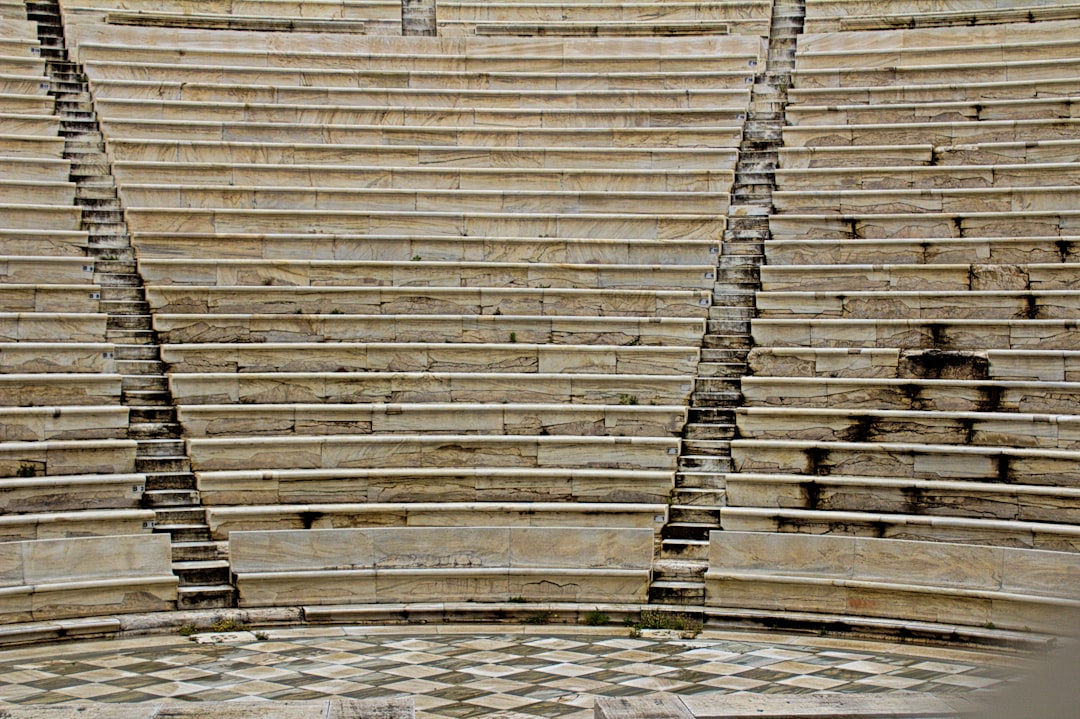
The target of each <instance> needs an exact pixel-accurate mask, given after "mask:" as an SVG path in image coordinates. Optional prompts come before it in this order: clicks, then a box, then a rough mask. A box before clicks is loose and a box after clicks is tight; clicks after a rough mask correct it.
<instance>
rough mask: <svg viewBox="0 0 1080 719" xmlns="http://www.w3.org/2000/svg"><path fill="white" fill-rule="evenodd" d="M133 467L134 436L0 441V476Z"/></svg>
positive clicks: (113, 471) (120, 470)
mask: <svg viewBox="0 0 1080 719" xmlns="http://www.w3.org/2000/svg"><path fill="white" fill-rule="evenodd" d="M134 471H135V441H134V440H128V439H82V440H46V441H42V442H19V441H11V442H0V477H18V476H43V475H46V476H51V475H68V474H126V473H131V472H134Z"/></svg>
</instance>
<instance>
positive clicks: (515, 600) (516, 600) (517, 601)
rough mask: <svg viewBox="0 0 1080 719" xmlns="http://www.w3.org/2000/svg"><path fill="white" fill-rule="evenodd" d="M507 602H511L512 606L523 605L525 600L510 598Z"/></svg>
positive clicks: (522, 598) (523, 598)
mask: <svg viewBox="0 0 1080 719" xmlns="http://www.w3.org/2000/svg"><path fill="white" fill-rule="evenodd" d="M507 601H508V602H512V603H513V604H524V603H525V602H526V601H527V600H526V599H525V597H510V599H508V600H507Z"/></svg>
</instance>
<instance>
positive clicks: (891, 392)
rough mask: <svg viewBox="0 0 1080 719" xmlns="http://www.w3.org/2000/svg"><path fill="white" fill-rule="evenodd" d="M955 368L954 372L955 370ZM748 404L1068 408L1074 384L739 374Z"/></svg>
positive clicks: (1077, 390) (1077, 387)
mask: <svg viewBox="0 0 1080 719" xmlns="http://www.w3.org/2000/svg"><path fill="white" fill-rule="evenodd" d="M957 374H959V373H957ZM742 390H743V395H744V396H745V398H746V401H747V403H748V404H750V405H753V406H774V407H793V406H794V407H820V408H825V407H833V408H837V407H843V408H846V409H849V410H854V409H861V410H870V411H873V410H884V409H896V410H908V411H910V410H915V409H918V410H925V411H942V412H1025V413H1033V412H1039V413H1062V414H1071V413H1072V412H1073V411H1074V410H1075V409H1076V407H1077V400H1078V394H1080V384H1078V383H1075V382H1017V381H1005V380H996V379H994V380H991V379H985V378H979V377H978V376H975V377H972V378H970V379H924V378H907V377H905V378H899V379H891V378H884V377H881V378H878V377H875V378H862V377H744V378H743V380H742Z"/></svg>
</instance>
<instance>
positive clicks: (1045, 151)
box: [721, 3, 1080, 618]
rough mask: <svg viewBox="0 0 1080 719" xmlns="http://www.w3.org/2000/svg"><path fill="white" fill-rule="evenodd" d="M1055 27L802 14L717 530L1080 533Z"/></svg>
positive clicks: (1064, 539) (1055, 540)
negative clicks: (823, 29)
mask: <svg viewBox="0 0 1080 719" xmlns="http://www.w3.org/2000/svg"><path fill="white" fill-rule="evenodd" d="M812 4H814V5H820V3H812ZM837 6H838V5H837ZM848 6H850V4H847V5H845V7H848ZM810 10H811V8H808V19H809V18H810V17H811V14H810ZM1067 27H1068V28H1072V31H1073V32H1074V31H1075V23H1052V24H1050V26H1048V28H1047V32H1046V33H1045V34H1040V33H1039V29H1036V28H1034V27H1031V26H1028V27H1026V28H1012V27H1011V26H996V27H993V28H987V29H985V30H977V31H971V30H970V29H969V28H964V29H963V31H961V30H959V29H952V28H948V29H946V28H942V29H933V30H907V31H889V32H877V33H859V34H858V35H852V34H845V33H835V34H831V35H812V34H811V35H803V36H801V37H800V39H799V51H798V53H797V56H796V61H797V70H796V73H795V76H794V80H795V83H796V84H797V85H798V87H796V88H793V90H792V93H791V95H790V101H791V103H792V104H791V105H790V106H789V108H788V110H789V111H788V115H787V117H788V121H789V123H791V124H790V125H789V126H788V127H785V128H784V141H785V148H784V149H783V150H781V152H780V167H779V168H778V169H777V172H776V180H777V192H775V193H774V195H773V198H774V208H775V212H776V214H774V215H773V216H772V217H771V218H770V229H771V232H772V238H773V239H772V240H770V241H769V242H767V243H766V247H765V253H766V264H765V265H764V266H763V267H762V269H761V272H760V279H761V287H762V291H761V292H759V293H758V295H757V297H756V305H757V310H758V314H757V318H756V319H755V320H753V322H752V335H753V345H754V349H753V350H752V352H751V355H750V358H749V363H750V368H751V372H752V376H748V377H745V378H744V379H743V381H742V389H743V396H744V398H745V401H746V406H744V407H743V408H741V409H739V410H738V411H737V413H736V422H737V426H738V439H736V440H733V441H732V444H731V451H732V458H733V461H734V466H735V469H736V470H737V472H735V473H731V474H729V475H728V476H727V477H726V486H727V489H726V500H727V503H728V506H727V507H726V508H725V509H724V510H723V511H722V512H721V525H722V526H723V528H724V529H725V530H733V531H762V532H778V533H781V534H783V533H799V534H803V535H805V534H838V535H845V534H847V535H856V536H859V537H890V538H910V539H919V540H931V541H945V542H957V541H959V542H970V543H974V544H998V545H1004V546H1012V547H1038V548H1042V549H1053V550H1058V551H1067V552H1075V551H1077V549H1080V543H1077V541H1076V538H1077V536H1078V532H1080V530H1078V529H1077V525H1076V520H1077V518H1078V515H1077V508H1078V507H1080V503H1078V500H1080V494H1078V491H1080V490H1078V487H1080V484H1077V479H1078V478H1077V477H1076V475H1075V472H1074V467H1075V462H1076V460H1077V459H1078V455H1077V454H1076V450H1077V445H1076V443H1075V442H1074V441H1073V439H1072V430H1071V427H1072V426H1074V425H1075V424H1076V422H1077V421H1078V417H1077V415H1076V414H1075V406H1076V404H1075V401H1074V400H1075V398H1074V397H1073V393H1074V390H1075V387H1074V386H1073V384H1072V382H1071V380H1072V379H1073V377H1072V375H1071V374H1070V372H1069V370H1067V369H1066V368H1067V367H1070V366H1071V363H1072V354H1073V351H1074V350H1076V349H1077V348H1078V347H1080V345H1078V344H1077V338H1078V334H1077V332H1076V327H1075V317H1076V308H1075V307H1072V305H1073V304H1074V303H1075V302H1076V299H1075V298H1074V295H1075V288H1074V285H1075V283H1074V282H1073V281H1072V274H1074V273H1073V272H1072V263H1074V262H1075V258H1074V257H1073V254H1072V253H1073V251H1072V249H1071V247H1072V242H1071V239H1070V237H1071V236H1072V233H1071V232H1070V231H1069V227H1070V225H1071V223H1072V222H1073V218H1072V217H1071V212H1072V209H1071V207H1072V205H1073V202H1072V199H1071V193H1072V185H1073V178H1072V173H1073V169H1074V168H1073V166H1072V162H1071V159H1070V154H1071V152H1072V151H1073V149H1074V146H1075V142H1074V141H1073V140H1072V139H1070V138H1069V134H1070V133H1071V132H1072V131H1073V129H1074V128H1072V127H1071V123H1072V120H1071V119H1069V120H1061V119H1060V118H1061V117H1066V118H1068V117H1069V116H1070V115H1069V111H1068V110H1066V112H1065V114H1064V115H1062V114H1061V113H1060V112H1059V110H1060V107H1059V106H1058V105H1057V104H1056V103H1057V101H1058V98H1055V97H1054V94H1055V93H1054V92H1050V91H1049V89H1048V88H1049V87H1051V86H1054V85H1053V80H1055V79H1057V78H1061V79H1062V80H1064V81H1065V82H1069V81H1070V78H1071V75H1070V70H1069V68H1070V67H1071V63H1070V61H1069V58H1071V57H1073V55H1072V53H1071V51H1070V50H1068V49H1067V46H1075V44H1076V41H1075V34H1073V35H1071V36H1070V35H1067V34H1065V28H1067ZM1014 42H1016V43H1021V44H1022V46H1021V47H1019V48H1017V49H1016V50H1015V53H1014V52H1013V43H1014ZM1043 46H1046V47H1051V48H1053V49H1054V52H1051V53H1049V54H1048V57H1051V58H1054V59H1053V60H1051V61H1042V60H1039V61H1029V60H1031V59H1032V58H1033V57H1037V55H1038V52H1039V48H1041V47H1043ZM804 52H805V53H806V54H807V59H806V63H805V65H804V64H803V59H802V56H803V53H804ZM995 73H996V74H995ZM1025 73H1027V74H1025ZM1036 78H1038V79H1037V81H1036V82H1034V83H1033V82H1032V81H1033V80H1035V79H1036ZM1044 79H1045V80H1046V81H1047V83H1050V84H1047V85H1040V84H1041V83H1043V80H1044ZM1025 82H1026V83H1027V86H1028V88H1029V89H1030V88H1031V87H1033V86H1036V85H1039V86H1040V90H1039V91H1038V92H1037V94H1035V95H1030V96H1029V95H1025V94H1023V92H1021V93H1018V94H1016V95H1015V96H1013V95H1008V94H1003V93H1010V92H1012V91H1013V90H1019V89H1020V88H1021V85H1023V84H1024V83H1025ZM1006 85H1007V86H1008V87H1006ZM882 87H885V88H889V89H886V90H883V89H881V88H882ZM954 87H955V88H960V87H962V88H963V90H962V92H963V93H964V95H963V96H962V97H957V94H956V93H957V92H960V90H957V89H954ZM1057 87H1059V88H1060V87H1064V86H1063V85H1062V86H1057ZM804 89H805V92H801V91H802V90H804ZM1043 89H1046V92H1045V93H1044V92H1043ZM1067 92H1068V91H1066V93H1065V94H1066V96H1067ZM1005 97H1010V98H1012V97H1015V98H1016V99H1002V98H1005ZM1020 98H1025V99H1020ZM833 103H835V104H833ZM1066 104H1067V103H1066ZM1006 118H1007V119H1006ZM1012 134H1015V136H1011V135H1012ZM1021 137H1022V138H1023V139H1022V140H1021ZM1020 145H1024V147H1023V148H1021V147H1020ZM815 539H816V538H815ZM776 541H777V542H783V541H787V540H786V539H777V540H776ZM778 546H779V545H778ZM845 546H847V545H845ZM735 561H736V562H737V561H738V560H737V559H736V560H735ZM740 581H741V580H740ZM747 586H750V585H747ZM763 591H769V590H763ZM825 611H830V610H825ZM837 611H838V612H839V613H846V611H847V610H841V609H838V610H837ZM912 618H916V615H915V614H913V615H912Z"/></svg>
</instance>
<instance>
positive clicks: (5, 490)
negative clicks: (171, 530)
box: [0, 474, 146, 514]
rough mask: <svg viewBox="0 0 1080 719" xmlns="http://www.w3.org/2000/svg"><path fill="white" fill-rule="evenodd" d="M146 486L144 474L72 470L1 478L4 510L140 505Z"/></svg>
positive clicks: (0, 499)
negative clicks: (89, 472)
mask: <svg viewBox="0 0 1080 719" xmlns="http://www.w3.org/2000/svg"><path fill="white" fill-rule="evenodd" d="M145 490H146V475H144V474H73V475H53V476H51V477H6V478H4V479H0V511H2V512H3V513H4V514H25V513H44V512H65V511H79V510H86V509H137V508H139V507H140V503H141V500H142V496H143V492H144V491H145Z"/></svg>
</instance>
